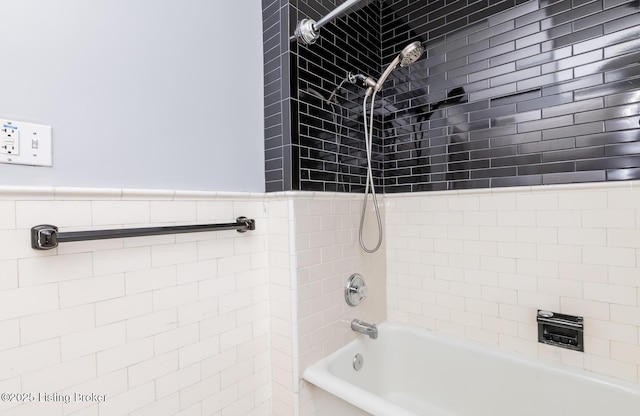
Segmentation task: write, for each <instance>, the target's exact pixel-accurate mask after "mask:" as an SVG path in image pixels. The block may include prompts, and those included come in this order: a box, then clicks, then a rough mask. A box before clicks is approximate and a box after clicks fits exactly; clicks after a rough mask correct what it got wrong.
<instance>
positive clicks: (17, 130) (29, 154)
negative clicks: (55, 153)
mask: <svg viewBox="0 0 640 416" xmlns="http://www.w3.org/2000/svg"><path fill="white" fill-rule="evenodd" d="M52 162H53V160H52V144H51V127H50V126H43V125H41V124H33V123H25V122H22V121H15V120H6V119H5V120H3V119H0V163H10V164H14V165H31V166H52Z"/></svg>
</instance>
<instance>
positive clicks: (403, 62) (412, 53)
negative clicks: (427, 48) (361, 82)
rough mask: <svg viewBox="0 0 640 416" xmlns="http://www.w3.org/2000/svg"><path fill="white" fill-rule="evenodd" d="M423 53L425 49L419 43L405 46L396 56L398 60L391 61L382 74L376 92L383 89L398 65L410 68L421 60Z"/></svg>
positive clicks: (375, 87)
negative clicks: (383, 85)
mask: <svg viewBox="0 0 640 416" xmlns="http://www.w3.org/2000/svg"><path fill="white" fill-rule="evenodd" d="M423 53H424V47H423V46H422V43H420V42H418V41H415V42H411V43H410V44H408V45H407V46H405V47H404V49H403V50H402V51H401V52H400V54H399V55H398V56H396V58H395V59H394V60H393V61H391V64H389V66H388V67H387V69H386V70H385V71H384V72H383V73H382V75H380V78H379V79H378V82H377V83H376V85H375V86H374V87H373V88H374V89H375V90H376V92H377V91H380V89H382V84H384V82H385V81H386V80H387V78H388V77H389V75H391V73H392V72H393V70H394V69H396V67H397V66H398V65H400V66H409V65H411V64H412V63H414V62H415V61H417V60H418V58H420V57H421V56H422V54H423Z"/></svg>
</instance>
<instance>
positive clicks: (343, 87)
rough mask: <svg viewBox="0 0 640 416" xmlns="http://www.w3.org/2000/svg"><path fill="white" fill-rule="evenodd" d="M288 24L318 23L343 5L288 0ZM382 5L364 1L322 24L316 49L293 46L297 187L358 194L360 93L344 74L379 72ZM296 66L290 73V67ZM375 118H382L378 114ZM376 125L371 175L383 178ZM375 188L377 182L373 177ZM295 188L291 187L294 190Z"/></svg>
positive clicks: (362, 156)
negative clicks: (289, 20) (308, 19)
mask: <svg viewBox="0 0 640 416" xmlns="http://www.w3.org/2000/svg"><path fill="white" fill-rule="evenodd" d="M290 3H291V7H290V12H291V16H292V17H293V18H292V19H291V26H290V27H289V33H291V34H293V33H294V31H295V25H296V23H297V22H298V21H300V20H302V19H304V18H310V19H314V20H316V21H317V20H320V19H321V18H322V17H323V16H325V15H326V14H328V13H329V12H331V11H332V10H333V9H335V8H336V7H337V6H339V5H340V4H341V3H342V2H341V1H335V0H334V1H329V0H322V1H318V0H293V1H291V2H290ZM379 6H380V4H379V2H377V1H361V2H360V3H359V4H358V5H356V6H354V8H352V9H350V10H349V11H348V12H347V13H346V14H344V15H342V16H340V17H338V18H337V19H335V20H334V21H332V22H331V23H329V24H327V25H326V26H324V27H323V28H322V29H321V31H320V33H321V36H320V38H319V39H318V41H317V42H316V43H315V44H312V45H302V44H299V43H297V42H291V43H290V51H291V54H290V57H291V59H290V66H291V68H292V72H291V74H292V76H293V77H292V82H291V112H292V114H294V115H295V117H296V120H297V123H296V125H295V126H294V128H295V130H296V131H295V132H293V134H292V142H291V145H292V149H293V150H295V151H296V152H297V155H296V160H297V162H298V172H299V176H298V178H297V187H295V188H294V189H299V190H305V191H338V192H362V190H363V189H364V183H365V178H366V166H367V162H366V148H365V141H364V124H363V116H362V102H363V97H364V93H365V88H363V87H362V86H361V85H356V84H354V83H352V82H349V80H347V79H346V78H347V74H348V73H352V74H365V75H367V76H369V75H371V76H376V74H377V73H378V72H379V70H380V55H379V53H380V26H381V24H380V7H379ZM294 68H295V69H294ZM378 118H379V117H378ZM380 137H381V132H380V124H379V120H376V122H375V125H374V143H373V147H372V161H373V163H372V166H373V174H374V176H375V177H376V178H381V177H382V158H383V155H382V147H381V141H380ZM378 183H379V184H381V181H380V180H379V179H378ZM294 186H295V185H294Z"/></svg>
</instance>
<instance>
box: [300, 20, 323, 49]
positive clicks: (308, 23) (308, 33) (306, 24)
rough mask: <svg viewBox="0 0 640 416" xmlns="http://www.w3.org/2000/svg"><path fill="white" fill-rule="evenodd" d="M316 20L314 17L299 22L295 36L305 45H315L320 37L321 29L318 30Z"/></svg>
mask: <svg viewBox="0 0 640 416" xmlns="http://www.w3.org/2000/svg"><path fill="white" fill-rule="evenodd" d="M315 25H316V21H315V20H313V19H302V20H300V21H299V22H298V25H297V26H296V31H295V35H294V36H295V38H296V39H298V42H300V43H302V44H304V45H313V44H314V43H316V41H317V40H318V39H320V31H319V30H316V27H315Z"/></svg>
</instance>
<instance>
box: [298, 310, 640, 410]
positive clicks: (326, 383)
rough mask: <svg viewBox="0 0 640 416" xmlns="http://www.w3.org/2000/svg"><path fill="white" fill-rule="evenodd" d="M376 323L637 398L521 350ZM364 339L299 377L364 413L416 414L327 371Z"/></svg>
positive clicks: (628, 386)
mask: <svg viewBox="0 0 640 416" xmlns="http://www.w3.org/2000/svg"><path fill="white" fill-rule="evenodd" d="M377 326H378V331H379V336H384V335H385V332H389V331H390V332H392V331H402V332H406V333H409V334H412V335H415V336H418V337H419V338H423V339H425V340H429V339H433V340H436V341H437V342H444V343H446V344H448V345H451V346H452V347H460V348H462V349H465V350H466V349H468V350H472V351H477V352H480V353H482V354H487V355H489V356H492V357H498V358H500V359H507V360H509V361H513V362H515V363H522V364H524V365H527V366H531V367H535V368H543V369H548V370H549V371H554V372H558V373H561V374H565V375H568V376H571V377H578V378H580V379H582V380H585V381H588V382H593V383H596V384H599V385H602V386H603V387H607V388H613V389H619V390H621V391H624V392H626V393H628V394H631V395H634V396H637V397H638V398H639V399H640V384H635V383H633V382H630V381H626V380H622V379H618V378H615V377H612V376H607V375H604V374H600V373H596V372H592V371H590V370H587V369H584V368H579V367H572V366H570V365H568V364H564V363H560V362H556V361H550V360H545V359H544V358H540V357H534V356H530V355H526V354H524V353H519V352H516V351H511V350H507V349H504V348H500V347H498V346H492V345H486V344H482V343H480V342H478V341H474V340H470V339H466V338H460V337H455V336H451V335H448V334H444V333H441V332H438V331H435V330H431V329H427V328H421V327H417V326H413V325H408V324H404V323H399V322H395V321H390V320H387V321H383V322H382V323H380V324H378V325H377ZM366 341H367V338H366V337H365V336H364V335H360V336H359V337H358V338H356V339H355V340H353V341H351V342H349V343H348V344H346V345H344V346H343V347H341V348H340V349H338V350H336V351H334V352H332V353H331V354H329V355H328V356H327V357H325V358H323V359H321V360H319V361H317V362H316V363H314V364H311V365H310V366H308V367H307V368H305V370H304V371H303V374H302V378H303V379H304V380H305V381H306V382H309V383H311V384H313V385H314V386H316V387H317V388H320V389H322V390H324V391H326V392H328V393H330V394H332V395H334V396H336V397H338V398H340V399H342V400H344V401H346V402H347V403H350V404H352V405H354V406H355V407H358V408H360V409H362V410H364V411H366V412H368V413H371V414H383V415H387V414H388V415H394V416H396V415H397V416H416V413H414V412H412V411H410V410H408V409H405V408H403V407H401V406H398V405H396V404H393V403H391V402H388V401H386V400H384V399H382V398H380V397H379V396H377V395H376V394H374V393H372V392H369V391H367V390H365V389H363V388H361V387H358V386H355V385H353V384H351V383H349V382H347V381H345V380H343V379H341V378H339V377H338V376H335V375H333V374H332V373H331V372H330V370H329V363H330V362H332V361H333V360H334V359H335V358H336V357H337V356H339V355H340V354H342V353H344V350H346V349H347V348H350V347H352V346H354V345H355V344H362V343H363V342H366ZM375 341H376V340H371V341H370V342H375Z"/></svg>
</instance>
